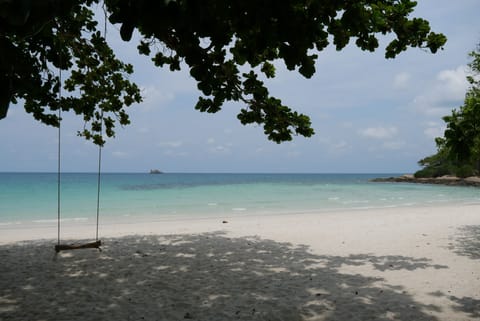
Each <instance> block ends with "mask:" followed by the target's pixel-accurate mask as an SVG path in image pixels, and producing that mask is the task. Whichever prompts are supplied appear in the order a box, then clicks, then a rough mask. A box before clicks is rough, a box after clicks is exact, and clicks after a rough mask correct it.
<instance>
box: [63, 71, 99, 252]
mask: <svg viewBox="0 0 480 321" xmlns="http://www.w3.org/2000/svg"><path fill="white" fill-rule="evenodd" d="M60 81H61V72H60ZM60 87H61V86H60ZM59 95H61V93H60V92H59ZM58 119H59V121H61V108H59V110H58ZM102 121H103V114H102ZM60 128H61V126H60V124H59V125H58V171H57V244H56V245H55V252H56V253H59V252H60V251H66V250H78V249H89V248H96V249H98V250H99V251H101V250H102V249H101V248H100V246H101V245H102V241H101V240H99V239H98V222H99V218H100V176H101V164H102V146H99V147H98V177H97V222H96V232H95V241H93V242H89V243H84V244H62V243H61V238H60V222H61V219H60V213H61V206H60V200H61V197H60V196H61V195H60V187H61V166H60V165H61V157H60V156H61V153H60V152H61V144H60V142H61V141H60V138H61V130H60ZM100 134H101V131H100Z"/></svg>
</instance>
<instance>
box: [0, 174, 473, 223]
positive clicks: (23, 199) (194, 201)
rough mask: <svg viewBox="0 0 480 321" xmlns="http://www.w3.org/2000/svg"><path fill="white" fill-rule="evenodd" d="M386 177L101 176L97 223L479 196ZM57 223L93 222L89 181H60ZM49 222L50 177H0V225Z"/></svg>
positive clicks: (93, 188) (52, 205)
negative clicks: (385, 180) (382, 180)
mask: <svg viewBox="0 0 480 321" xmlns="http://www.w3.org/2000/svg"><path fill="white" fill-rule="evenodd" d="M392 175H394V174H388V175H385V174H161V175H151V174H113V173H106V174H102V176H101V195H100V215H101V218H102V220H116V221H117V220H135V219H165V218H179V217H185V218H186V217H191V216H195V217H212V216H213V217H229V216H235V215H252V214H255V215H258V214H260V215H270V214H277V213H305V212H319V213H320V214H319V215H321V212H324V211H332V210H340V209H368V208H384V207H402V206H423V205H432V204H433V205H439V204H452V203H453V204H465V203H480V189H477V188H471V187H448V186H438V185H420V184H401V183H373V182H370V181H369V180H370V179H372V178H375V177H385V176H392ZM60 199H61V217H62V219H63V220H77V221H89V222H93V221H95V215H96V204H97V203H96V202H97V175H96V174H87V173H64V174H62V176H61V198H60ZM56 219H57V174H55V173H0V224H1V225H10V224H22V223H29V224H31V223H32V222H33V223H36V224H42V223H51V222H54V221H56Z"/></svg>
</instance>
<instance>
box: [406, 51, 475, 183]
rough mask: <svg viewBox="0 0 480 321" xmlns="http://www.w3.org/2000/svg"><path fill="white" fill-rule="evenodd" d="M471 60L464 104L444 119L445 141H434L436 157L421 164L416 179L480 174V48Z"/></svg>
mask: <svg viewBox="0 0 480 321" xmlns="http://www.w3.org/2000/svg"><path fill="white" fill-rule="evenodd" d="M470 57H471V58H472V61H471V62H470V63H469V65H468V66H469V67H470V75H468V76H467V80H468V82H469V83H470V88H469V89H468V90H467V93H466V95H465V101H464V103H463V105H462V106H460V107H459V108H458V109H453V110H452V113H451V115H448V116H445V117H443V118H442V119H443V120H444V121H445V123H446V129H445V132H444V136H443V137H437V138H436V139H435V143H436V144H437V153H436V154H434V155H431V156H428V157H425V158H423V159H421V160H420V161H419V162H418V163H419V164H420V165H421V166H423V168H422V169H421V170H419V171H417V172H416V173H415V177H417V178H423V177H439V176H444V175H455V176H458V177H468V176H475V175H479V174H480V44H479V46H478V47H477V50H476V51H473V52H471V53H470Z"/></svg>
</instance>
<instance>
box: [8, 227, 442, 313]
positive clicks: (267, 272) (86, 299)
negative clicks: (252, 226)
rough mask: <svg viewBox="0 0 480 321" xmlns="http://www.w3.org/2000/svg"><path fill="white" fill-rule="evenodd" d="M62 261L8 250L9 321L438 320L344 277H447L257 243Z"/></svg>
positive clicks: (371, 282) (206, 242)
mask: <svg viewBox="0 0 480 321" xmlns="http://www.w3.org/2000/svg"><path fill="white" fill-rule="evenodd" d="M104 243H105V246H104V248H103V251H102V252H98V251H96V250H78V251H71V252H63V253H61V254H60V255H59V256H58V257H57V258H56V259H55V260H52V257H53V242H46V241H41V242H40V241H38V242H28V243H17V244H14V245H6V246H1V247H0V262H1V263H0V319H1V320H169V321H170V320H172V321H173V320H185V319H187V320H188V319H191V320H272V321H273V320H288V321H298V320H335V321H339V320H345V321H346V320H349V321H350V320H385V321H386V320H392V319H394V320H416V321H421V320H438V319H437V318H435V317H433V316H432V315H431V314H430V312H432V311H439V310H440V307H438V306H432V305H430V306H427V305H422V304H421V303H419V302H416V301H415V300H414V299H413V297H412V296H411V295H409V294H408V293H407V292H406V291H405V289H403V288H402V287H400V286H394V285H388V284H386V282H385V280H384V279H382V278H373V277H367V276H363V275H359V274H355V275H352V274H345V273H341V272H339V268H340V267H341V266H343V265H363V264H370V265H372V266H373V267H374V268H376V269H378V270H381V271H385V270H387V269H392V270H400V269H407V270H410V271H413V270H415V269H425V268H434V269H439V268H445V267H443V266H435V265H430V264H429V260H428V259H418V258H411V257H403V256H385V257H379V256H372V255H351V256H348V257H342V256H326V255H325V256H323V255H316V254H312V253H311V252H310V251H309V249H308V247H306V246H293V245H291V244H289V243H278V242H275V241H271V240H265V239H259V238H257V237H245V238H228V237H226V235H224V234H223V233H221V232H217V233H208V234H200V235H171V236H146V237H144V236H131V237H123V238H115V239H107V240H104Z"/></svg>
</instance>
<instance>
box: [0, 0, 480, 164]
mask: <svg viewBox="0 0 480 321" xmlns="http://www.w3.org/2000/svg"><path fill="white" fill-rule="evenodd" d="M418 2H419V3H418V6H417V10H416V11H415V13H414V14H413V15H414V16H419V17H422V18H426V19H427V20H429V21H430V23H431V27H432V29H433V30H434V31H436V32H442V33H444V34H445V35H446V36H447V37H448V43H447V45H446V46H445V49H444V50H443V51H441V52H439V53H437V54H435V55H432V54H430V53H428V52H426V51H423V50H420V49H410V50H409V51H407V52H404V53H402V54H400V55H399V56H398V57H397V58H396V59H394V60H386V59H384V51H383V48H384V46H385V44H386V39H384V40H383V41H382V44H383V47H381V48H379V50H378V51H377V52H375V53H368V52H362V51H360V50H359V49H357V48H356V47H355V46H353V45H349V46H348V47H347V48H346V49H344V50H343V51H341V52H337V51H335V49H334V48H333V47H329V48H327V49H326V50H325V51H323V52H321V53H320V54H319V59H318V62H317V64H316V68H317V73H316V75H315V76H314V77H313V78H312V79H304V78H302V77H301V76H300V75H299V74H298V73H296V72H289V71H287V70H286V69H285V68H284V66H283V64H282V63H281V62H278V63H276V65H277V77H276V78H275V79H273V80H269V81H268V82H267V85H268V87H269V88H270V91H271V93H272V94H273V95H275V96H276V97H278V98H280V99H282V101H283V102H284V103H285V104H287V105H289V106H290V107H292V108H293V109H295V110H297V111H299V112H302V113H305V114H307V115H309V116H310V117H311V120H312V123H313V127H314V128H315V132H316V135H315V136H313V137H311V138H303V137H296V138H295V139H294V140H293V141H292V142H287V143H283V144H280V145H278V144H276V143H273V142H270V141H268V140H267V139H266V137H265V136H264V134H263V130H262V128H261V127H259V126H246V127H245V126H242V125H241V124H240V123H239V121H238V120H237V119H236V115H237V113H238V111H239V110H240V108H241V107H242V105H241V104H233V103H230V104H227V105H225V106H224V108H223V109H222V111H220V112H219V113H217V114H203V113H200V112H198V111H196V110H194V105H195V103H196V100H197V98H198V96H199V95H200V93H199V92H198V91H197V89H196V85H195V82H194V81H193V80H192V79H190V77H189V75H188V71H182V72H177V73H172V72H170V71H168V70H162V69H158V68H156V67H154V66H153V64H152V63H151V62H150V61H149V60H148V58H145V57H140V56H139V55H138V54H137V53H136V49H135V47H136V43H135V42H130V43H125V42H122V41H121V40H120V39H119V38H118V36H117V35H118V32H117V31H116V28H117V27H115V26H109V33H108V40H109V42H110V43H111V44H112V46H113V47H114V48H115V50H116V53H117V55H118V56H119V57H121V58H122V59H123V60H125V61H128V62H130V63H132V64H133V65H134V67H135V74H134V75H133V76H132V80H134V81H135V82H136V83H137V84H138V85H139V86H140V87H141V88H142V92H143V95H144V97H145V98H144V102H143V103H142V104H140V105H136V106H133V107H131V108H130V116H131V120H132V124H131V125H129V126H127V127H124V128H118V129H117V136H116V138H115V139H114V140H109V141H108V142H107V144H106V146H105V148H104V149H103V162H102V168H103V170H104V171H106V172H145V171H148V170H149V169H152V168H158V169H161V170H163V171H166V172H317V173H409V172H413V171H415V170H417V169H418V168H419V167H418V165H417V161H418V160H419V159H421V158H423V157H425V156H427V155H430V154H432V153H434V152H435V143H434V137H436V136H441V135H442V133H443V129H444V125H443V121H442V120H441V117H442V116H444V115H446V114H448V113H450V111H451V110H452V109H453V108H455V107H458V106H460V105H461V104H462V102H463V98H464V94H465V92H466V90H467V87H468V84H467V82H466V80H465V76H466V71H467V69H466V65H467V63H468V61H469V59H468V52H470V51H472V50H474V49H475V47H476V45H477V44H479V43H480V20H479V19H478V12H480V2H479V1H478V0H459V1H448V0H419V1H418ZM64 117H65V120H64V122H63V123H62V170H63V171H73V172H94V171H95V170H96V162H97V149H96V147H95V146H93V144H92V143H91V142H87V141H84V140H83V139H82V138H79V137H77V136H76V132H77V131H78V130H81V129H82V127H83V123H82V121H81V120H79V119H76V118H75V117H74V116H72V115H64ZM0 135H1V137H4V139H3V140H2V141H0V150H1V157H0V171H20V172H25V171H42V172H44V171H45V172H54V171H56V168H57V130H56V129H54V128H51V127H46V126H44V125H42V124H39V123H37V122H36V121H35V120H33V118H32V117H31V116H30V115H27V114H26V113H25V112H24V111H23V106H22V105H21V104H19V105H16V106H11V107H10V110H9V112H8V116H7V118H6V119H4V120H1V121H0Z"/></svg>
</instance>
